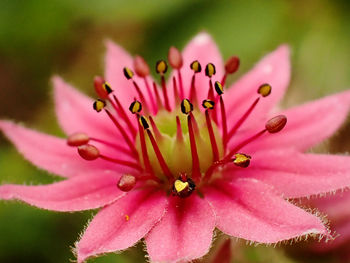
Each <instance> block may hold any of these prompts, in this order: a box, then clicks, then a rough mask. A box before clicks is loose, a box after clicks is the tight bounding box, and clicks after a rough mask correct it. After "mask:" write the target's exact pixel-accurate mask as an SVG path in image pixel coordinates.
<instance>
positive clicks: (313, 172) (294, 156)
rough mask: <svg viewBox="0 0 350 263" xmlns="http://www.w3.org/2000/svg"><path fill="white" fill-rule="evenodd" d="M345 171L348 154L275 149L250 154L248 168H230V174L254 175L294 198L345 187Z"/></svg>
mask: <svg viewBox="0 0 350 263" xmlns="http://www.w3.org/2000/svg"><path fill="white" fill-rule="evenodd" d="M349 171H350V157H349V156H337V155H327V154H303V153H298V152H278V151H275V152H262V153H257V154H254V155H253V158H252V161H251V165H250V166H249V168H248V169H244V170H243V169H233V170H232V174H231V177H242V178H247V177H250V178H255V179H258V180H260V181H263V182H265V183H267V184H269V185H272V186H274V188H275V189H276V190H277V191H278V192H280V193H281V194H283V196H284V197H285V198H298V197H305V196H310V195H318V194H322V193H327V192H332V191H335V190H338V189H342V188H345V187H348V186H349V185H350V173H349Z"/></svg>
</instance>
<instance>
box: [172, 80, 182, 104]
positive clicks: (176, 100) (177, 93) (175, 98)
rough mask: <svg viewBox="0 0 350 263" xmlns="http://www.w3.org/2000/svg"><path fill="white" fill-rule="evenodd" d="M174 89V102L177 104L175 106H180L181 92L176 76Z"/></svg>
mask: <svg viewBox="0 0 350 263" xmlns="http://www.w3.org/2000/svg"><path fill="white" fill-rule="evenodd" d="M173 89H174V102H175V105H179V104H180V96H179V92H178V90H177V84H176V78H175V76H174V77H173Z"/></svg>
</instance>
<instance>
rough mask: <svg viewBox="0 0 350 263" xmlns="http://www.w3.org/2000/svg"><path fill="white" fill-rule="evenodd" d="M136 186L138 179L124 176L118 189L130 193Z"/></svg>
mask: <svg viewBox="0 0 350 263" xmlns="http://www.w3.org/2000/svg"><path fill="white" fill-rule="evenodd" d="M135 185H136V178H135V176H133V175H131V174H124V175H122V176H121V177H120V179H119V182H118V184H117V186H118V188H119V189H120V190H121V191H123V192H129V191H130V190H132V189H133V188H134V186H135Z"/></svg>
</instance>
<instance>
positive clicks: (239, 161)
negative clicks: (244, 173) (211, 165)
mask: <svg viewBox="0 0 350 263" xmlns="http://www.w3.org/2000/svg"><path fill="white" fill-rule="evenodd" d="M251 159H252V157H251V156H249V155H247V154H244V153H236V154H235V155H234V158H233V163H234V164H235V165H236V166H239V167H242V168H247V167H248V166H249V164H250V160H251Z"/></svg>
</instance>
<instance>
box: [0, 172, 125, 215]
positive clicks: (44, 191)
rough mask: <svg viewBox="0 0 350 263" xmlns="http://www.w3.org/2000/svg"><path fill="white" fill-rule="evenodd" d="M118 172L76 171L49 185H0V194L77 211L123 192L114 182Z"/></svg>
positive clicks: (115, 197)
mask: <svg viewBox="0 0 350 263" xmlns="http://www.w3.org/2000/svg"><path fill="white" fill-rule="evenodd" d="M117 182H118V176H116V175H108V174H104V175H103V174H95V175H80V176H76V177H74V178H71V179H68V180H64V181H61V182H58V183H53V184H49V185H37V186H25V185H11V184H9V185H1V186H0V198H1V199H4V200H11V199H17V200H21V201H24V202H26V203H28V204H30V205H34V206H37V207H39V208H44V209H49V210H55V211H81V210H88V209H95V208H99V207H101V206H104V205H106V204H109V203H111V202H113V201H115V200H116V199H118V198H119V197H121V196H122V195H123V194H124V193H123V192H122V191H120V190H119V189H118V187H117V186H116V185H117Z"/></svg>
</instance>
